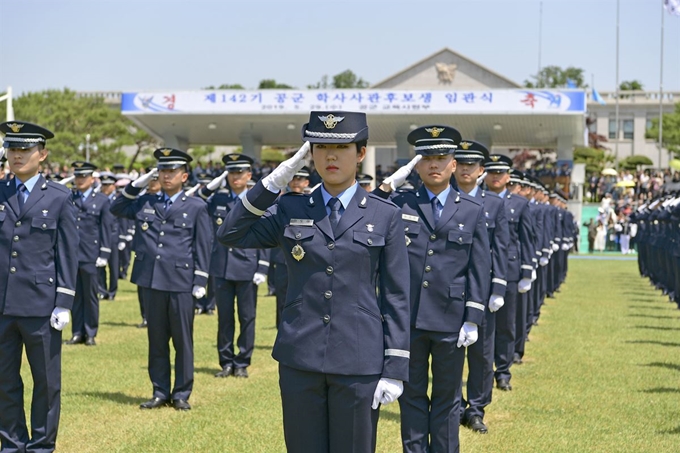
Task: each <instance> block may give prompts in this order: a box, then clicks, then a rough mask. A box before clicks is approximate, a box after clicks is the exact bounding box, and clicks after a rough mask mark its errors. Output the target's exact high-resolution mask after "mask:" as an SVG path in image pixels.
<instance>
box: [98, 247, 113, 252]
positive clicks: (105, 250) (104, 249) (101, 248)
mask: <svg viewBox="0 0 680 453" xmlns="http://www.w3.org/2000/svg"><path fill="white" fill-rule="evenodd" d="M99 250H101V251H102V252H107V253H111V249H109V248H106V247H99Z"/></svg>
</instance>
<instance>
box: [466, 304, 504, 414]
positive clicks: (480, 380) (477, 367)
mask: <svg viewBox="0 0 680 453" xmlns="http://www.w3.org/2000/svg"><path fill="white" fill-rule="evenodd" d="M495 341H496V313H492V312H490V311H489V310H488V309H487V310H484V319H483V320H482V325H481V326H478V339H477V341H476V342H474V343H473V344H472V345H470V346H468V347H467V360H468V378H467V408H465V407H463V408H462V409H463V410H464V415H463V419H464V420H469V419H470V417H474V416H480V417H482V418H484V408H485V407H486V406H488V405H489V404H491V393H492V392H493V359H494V347H495ZM463 406H464V404H463Z"/></svg>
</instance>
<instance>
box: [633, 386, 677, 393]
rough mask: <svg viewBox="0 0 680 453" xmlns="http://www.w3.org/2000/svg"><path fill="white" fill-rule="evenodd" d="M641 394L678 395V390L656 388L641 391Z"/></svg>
mask: <svg viewBox="0 0 680 453" xmlns="http://www.w3.org/2000/svg"><path fill="white" fill-rule="evenodd" d="M642 393H680V389H673V388H668V387H656V388H653V389H647V390H642Z"/></svg>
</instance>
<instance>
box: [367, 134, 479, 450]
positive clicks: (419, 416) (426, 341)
mask: <svg viewBox="0 0 680 453" xmlns="http://www.w3.org/2000/svg"><path fill="white" fill-rule="evenodd" d="M407 139H408V141H409V143H410V144H412V145H415V148H414V150H415V152H416V154H417V156H416V157H415V158H414V159H413V160H412V161H411V162H410V163H409V164H407V165H406V166H404V167H402V168H400V169H399V170H397V172H395V174H394V175H392V176H391V177H389V178H387V179H386V180H385V181H384V182H383V184H382V185H381V186H380V191H381V192H383V193H384V192H390V191H392V190H394V189H395V188H396V187H399V186H400V185H401V184H403V182H404V181H405V180H406V178H407V177H408V175H409V174H410V173H411V170H412V169H413V166H414V165H415V168H416V171H417V172H418V174H419V175H420V178H421V179H422V180H423V185H422V186H421V187H420V189H419V190H418V191H417V192H404V193H401V194H398V195H396V196H395V197H394V198H393V201H394V203H395V204H396V205H397V206H400V207H401V218H402V221H403V222H402V223H403V229H404V232H405V235H406V237H405V240H406V244H407V245H408V247H407V249H408V258H409V268H410V272H411V359H410V363H409V381H408V383H407V384H404V394H403V395H402V397H401V399H400V400H399V405H400V407H401V438H402V442H403V444H404V451H405V452H428V451H433V452H444V451H447V452H448V451H451V452H453V451H458V450H459V442H458V427H459V424H460V412H461V411H460V401H461V394H460V392H461V383H462V377H463V365H464V362H465V348H466V347H468V346H470V345H472V344H473V343H474V342H475V341H477V336H478V331H477V326H479V325H481V324H482V322H483V320H484V311H485V310H486V306H487V301H488V298H489V285H490V283H491V282H490V280H491V279H490V272H491V254H490V253H489V237H488V234H487V231H486V222H485V215H484V210H483V207H482V205H481V203H480V202H478V201H477V200H476V199H473V198H471V197H468V196H465V195H461V194H460V193H459V192H458V191H457V190H454V189H453V188H452V187H451V185H450V183H449V181H450V180H451V175H452V173H453V172H454V171H455V169H456V161H455V160H454V157H453V153H454V152H455V150H456V147H457V145H458V144H459V143H460V141H461V136H460V133H459V132H458V131H457V130H456V129H454V128H452V127H449V126H423V127H420V128H418V129H415V130H414V131H412V132H411V133H410V134H409V135H408V137H407ZM421 155H422V160H420V161H418V159H419V158H420V156H421ZM376 193H380V192H378V191H376ZM430 357H432V394H431V397H430V396H428V391H427V388H428V383H429V375H430Z"/></svg>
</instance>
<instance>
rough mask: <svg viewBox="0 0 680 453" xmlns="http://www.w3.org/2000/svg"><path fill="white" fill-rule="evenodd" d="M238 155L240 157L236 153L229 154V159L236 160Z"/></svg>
mask: <svg viewBox="0 0 680 453" xmlns="http://www.w3.org/2000/svg"><path fill="white" fill-rule="evenodd" d="M239 157H241V156H239V155H238V154H232V155H230V156H229V159H231V160H238V158H239Z"/></svg>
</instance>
